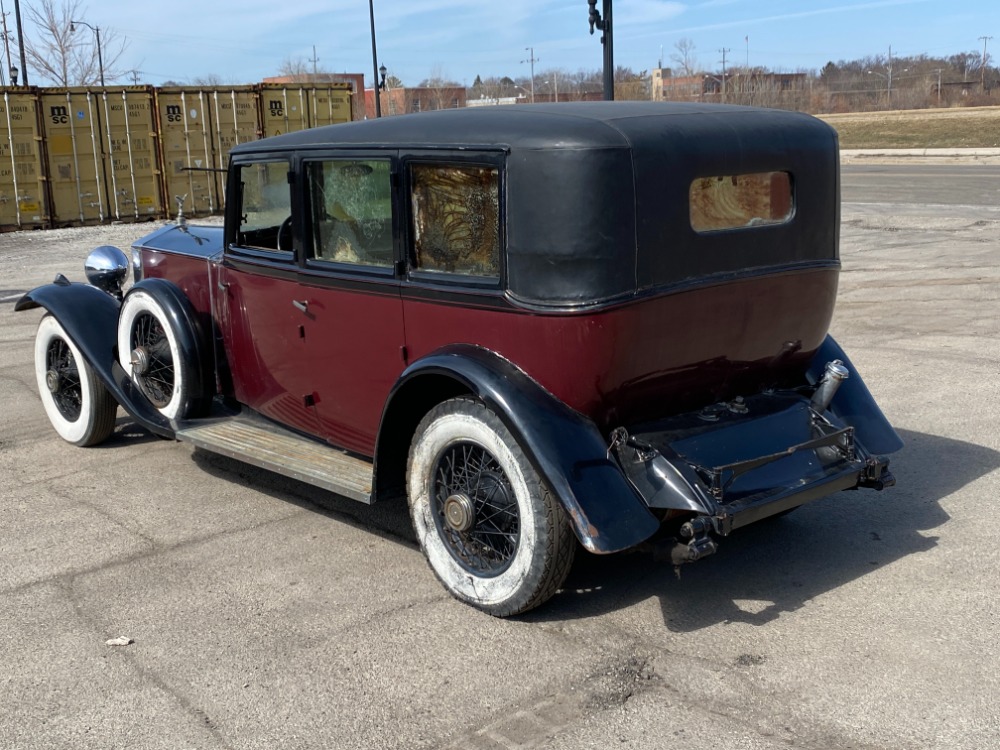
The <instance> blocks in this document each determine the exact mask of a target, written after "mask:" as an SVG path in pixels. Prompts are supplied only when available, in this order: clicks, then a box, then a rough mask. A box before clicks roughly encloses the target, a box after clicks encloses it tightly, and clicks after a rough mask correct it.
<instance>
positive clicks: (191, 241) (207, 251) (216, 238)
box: [132, 224, 224, 258]
mask: <svg viewBox="0 0 1000 750" xmlns="http://www.w3.org/2000/svg"><path fill="white" fill-rule="evenodd" d="M223 234H224V230H223V227H221V226H204V225H196V224H182V225H178V224H167V225H166V226H163V227H161V228H159V229H157V230H156V231H155V232H153V233H151V234H147V235H146V236H145V237H143V238H142V239H140V240H137V241H136V242H135V243H134V244H133V245H132V247H133V248H135V249H137V250H138V249H144V250H158V251H161V252H168V253H174V254H177V255H191V256H194V257H197V258H210V257H212V256H213V255H216V254H218V253H219V252H221V251H222V243H223Z"/></svg>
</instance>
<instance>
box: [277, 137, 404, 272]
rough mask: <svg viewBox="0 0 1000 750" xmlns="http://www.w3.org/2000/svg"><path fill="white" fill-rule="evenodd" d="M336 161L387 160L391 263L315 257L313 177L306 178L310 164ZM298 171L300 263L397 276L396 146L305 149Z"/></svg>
mask: <svg viewBox="0 0 1000 750" xmlns="http://www.w3.org/2000/svg"><path fill="white" fill-rule="evenodd" d="M334 161H352V162H356V161H385V162H388V163H389V189H390V205H391V210H392V217H391V232H392V262H391V263H390V265H388V266H375V265H367V264H364V263H345V262H340V261H335V260H326V259H322V258H314V257H311V256H312V250H313V248H314V247H315V234H316V227H314V226H313V201H314V199H315V196H314V195H313V191H312V183H311V180H309V179H308V178H307V172H308V165H309V164H311V163H316V162H334ZM296 172H297V173H298V174H300V175H302V180H301V183H302V184H301V190H300V193H301V196H302V198H301V201H302V213H303V217H302V221H303V224H304V231H303V236H302V248H301V258H300V265H301V266H302V268H303V270H305V271H306V272H308V273H309V275H314V274H320V275H329V274H337V275H342V274H343V275H352V276H369V277H375V278H382V279H392V278H394V277H396V276H397V273H398V270H399V267H400V257H401V256H400V222H401V219H400V216H401V210H400V201H401V197H400V192H401V191H400V190H399V157H398V152H397V151H396V150H395V149H392V150H379V149H335V150H334V149H323V150H315V151H308V152H303V153H301V154H300V155H299V157H298V158H297V159H296Z"/></svg>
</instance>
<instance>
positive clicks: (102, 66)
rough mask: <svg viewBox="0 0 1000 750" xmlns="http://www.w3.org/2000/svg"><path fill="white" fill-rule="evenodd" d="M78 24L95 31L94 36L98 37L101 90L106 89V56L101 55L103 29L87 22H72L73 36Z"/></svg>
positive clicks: (70, 29)
mask: <svg viewBox="0 0 1000 750" xmlns="http://www.w3.org/2000/svg"><path fill="white" fill-rule="evenodd" d="M76 24H80V25H81V26H86V27H87V28H88V29H90V30H91V31H93V32H94V34H96V35H97V69H98V70H99V71H100V73H101V88H104V56H103V55H102V54H101V27H100V26H91V25H90V24H89V23H87V22H86V21H70V22H69V31H70V33H71V34H72V33H73V32H74V31H76Z"/></svg>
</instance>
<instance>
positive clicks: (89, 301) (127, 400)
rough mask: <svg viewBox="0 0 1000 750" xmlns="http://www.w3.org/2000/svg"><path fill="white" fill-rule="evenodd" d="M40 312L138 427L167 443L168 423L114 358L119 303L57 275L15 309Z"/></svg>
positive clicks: (96, 290)
mask: <svg viewBox="0 0 1000 750" xmlns="http://www.w3.org/2000/svg"><path fill="white" fill-rule="evenodd" d="M38 307H41V308H44V309H45V310H46V311H47V312H48V313H49V314H50V315H52V316H53V317H54V318H56V320H58V321H59V324H60V325H61V326H62V327H63V329H64V330H65V331H66V335H67V336H69V337H70V338H71V339H72V340H73V343H74V344H76V347H77V348H78V349H79V350H80V354H82V355H83V358H84V359H85V360H87V363H88V364H89V365H90V366H91V368H93V370H94V373H95V374H96V375H97V377H98V378H100V380H101V382H102V383H103V384H104V386H105V387H106V388H107V389H108V390H109V391H110V392H111V395H112V396H114V398H115V400H116V401H117V402H118V403H119V404H121V406H122V407H123V408H124V409H125V411H127V412H128V413H129V414H131V415H132V417H133V418H134V419H135V420H136V421H137V422H139V424H141V425H142V426H143V427H145V428H146V429H148V430H149V431H150V432H153V433H155V434H157V435H161V436H163V437H168V438H172V437H173V436H174V431H173V429H172V428H171V426H170V423H169V422H168V421H167V419H166V418H165V417H163V416H162V415H161V414H160V413H159V412H158V411H156V409H154V408H153V407H152V406H151V405H150V403H149V401H147V400H146V398H145V397H144V396H143V395H142V393H141V392H140V391H139V390H138V388H136V386H135V384H134V383H133V382H132V379H131V378H130V377H129V376H128V374H127V373H126V372H125V370H124V369H122V366H121V365H120V364H118V358H117V357H116V356H115V353H116V352H115V347H116V345H117V332H118V312H119V310H120V309H121V303H120V302H119V301H118V300H116V299H115V298H114V297H112V296H111V295H109V294H107V293H105V292H102V291H101V290H100V289H97V288H96V287H93V286H90V285H89V284H79V283H72V282H70V281H68V280H67V279H66V277H64V276H62V275H60V276H57V277H56V281H55V282H54V283H52V284H47V285H46V286H41V287H38V288H37V289H32V290H31V291H30V292H27V293H26V294H25V295H24V296H23V297H21V299H19V300H18V301H17V303H16V304H15V305H14V310H16V311H18V312H20V311H21V310H32V309H35V308H38Z"/></svg>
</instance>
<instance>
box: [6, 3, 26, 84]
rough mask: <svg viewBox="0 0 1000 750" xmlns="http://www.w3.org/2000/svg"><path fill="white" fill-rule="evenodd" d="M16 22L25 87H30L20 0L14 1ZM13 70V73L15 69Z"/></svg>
mask: <svg viewBox="0 0 1000 750" xmlns="http://www.w3.org/2000/svg"><path fill="white" fill-rule="evenodd" d="M14 20H15V22H16V23H17V46H18V48H19V49H20V50H21V70H22V71H23V72H24V85H25V86H27V85H28V61H27V60H26V59H25V57H24V29H23V28H22V26H21V3H20V0H14ZM7 67H9V68H11V72H12V73H13V70H14V69H13V68H12V67H11V66H9V65H8V66H7Z"/></svg>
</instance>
